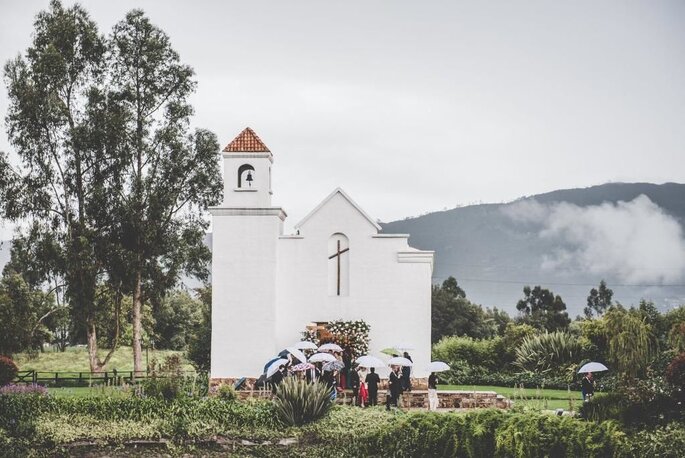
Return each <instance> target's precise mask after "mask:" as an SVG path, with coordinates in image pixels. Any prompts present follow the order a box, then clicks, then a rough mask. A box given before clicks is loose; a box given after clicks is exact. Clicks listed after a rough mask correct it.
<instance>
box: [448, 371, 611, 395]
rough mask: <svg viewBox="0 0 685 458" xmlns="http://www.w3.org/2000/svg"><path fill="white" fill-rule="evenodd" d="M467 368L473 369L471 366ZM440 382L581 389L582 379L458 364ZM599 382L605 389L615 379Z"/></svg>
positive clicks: (608, 378) (605, 379) (607, 378)
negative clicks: (493, 369) (491, 369)
mask: <svg viewBox="0 0 685 458" xmlns="http://www.w3.org/2000/svg"><path fill="white" fill-rule="evenodd" d="M467 369H471V367H470V366H469V367H468V368H467ZM440 383H447V384H452V385H491V386H507V387H512V386H520V385H523V386H524V387H529V388H533V387H545V388H556V389H559V390H565V389H567V388H568V387H569V386H570V387H571V389H572V390H580V380H573V381H572V382H569V380H568V378H567V376H561V375H555V374H533V373H530V372H524V373H511V372H495V371H492V372H490V371H485V370H484V369H482V368H481V370H478V368H476V370H470V371H467V370H465V369H464V367H463V366H461V365H457V366H456V368H455V367H453V368H452V370H449V371H447V372H443V373H442V374H441V376H440ZM597 383H598V384H602V386H604V388H605V389H609V388H607V387H608V386H613V385H614V382H613V379H612V378H610V377H603V378H602V379H601V380H600V379H599V378H598V381H597Z"/></svg>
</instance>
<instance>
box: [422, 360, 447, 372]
mask: <svg viewBox="0 0 685 458" xmlns="http://www.w3.org/2000/svg"><path fill="white" fill-rule="evenodd" d="M426 370H427V371H428V372H444V371H448V370H450V367H449V366H448V365H447V363H443V362H442V361H432V362H431V363H430V364H429V365H428V367H426Z"/></svg>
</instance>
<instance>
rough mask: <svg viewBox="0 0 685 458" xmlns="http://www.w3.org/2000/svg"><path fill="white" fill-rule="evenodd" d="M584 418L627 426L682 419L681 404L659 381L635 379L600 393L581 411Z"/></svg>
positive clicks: (657, 423)
mask: <svg viewBox="0 0 685 458" xmlns="http://www.w3.org/2000/svg"><path fill="white" fill-rule="evenodd" d="M579 415H580V416H581V417H582V418H585V419H588V420H592V421H596V422H601V421H606V420H616V421H618V422H620V423H621V424H623V425H625V426H645V425H647V426H650V425H659V424H665V423H668V422H669V421H672V420H678V419H682V418H683V412H682V406H681V405H678V403H677V402H676V401H675V400H674V399H673V398H671V397H670V396H668V393H667V392H666V390H665V389H664V388H663V386H662V385H660V384H659V383H658V382H652V381H639V380H637V381H634V382H633V384H632V385H631V386H630V387H628V388H626V387H625V386H624V387H623V388H622V389H621V390H620V391H619V392H616V393H597V394H595V396H593V397H592V399H591V400H590V401H589V402H584V403H583V404H582V406H581V407H580V410H579Z"/></svg>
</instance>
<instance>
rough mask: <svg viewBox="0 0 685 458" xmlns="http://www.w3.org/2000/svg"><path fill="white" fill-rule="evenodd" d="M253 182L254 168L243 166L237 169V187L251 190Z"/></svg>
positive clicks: (247, 165)
mask: <svg viewBox="0 0 685 458" xmlns="http://www.w3.org/2000/svg"><path fill="white" fill-rule="evenodd" d="M254 180H255V173H254V167H252V166H251V165H250V164H243V165H241V166H240V167H239V168H238V187H239V188H251V187H252V184H253V183H254Z"/></svg>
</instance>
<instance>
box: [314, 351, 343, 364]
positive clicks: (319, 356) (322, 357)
mask: <svg viewBox="0 0 685 458" xmlns="http://www.w3.org/2000/svg"><path fill="white" fill-rule="evenodd" d="M327 361H337V359H335V356H333V355H331V354H330V353H314V354H313V355H312V356H311V357H310V358H309V362H310V363H320V362H327Z"/></svg>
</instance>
